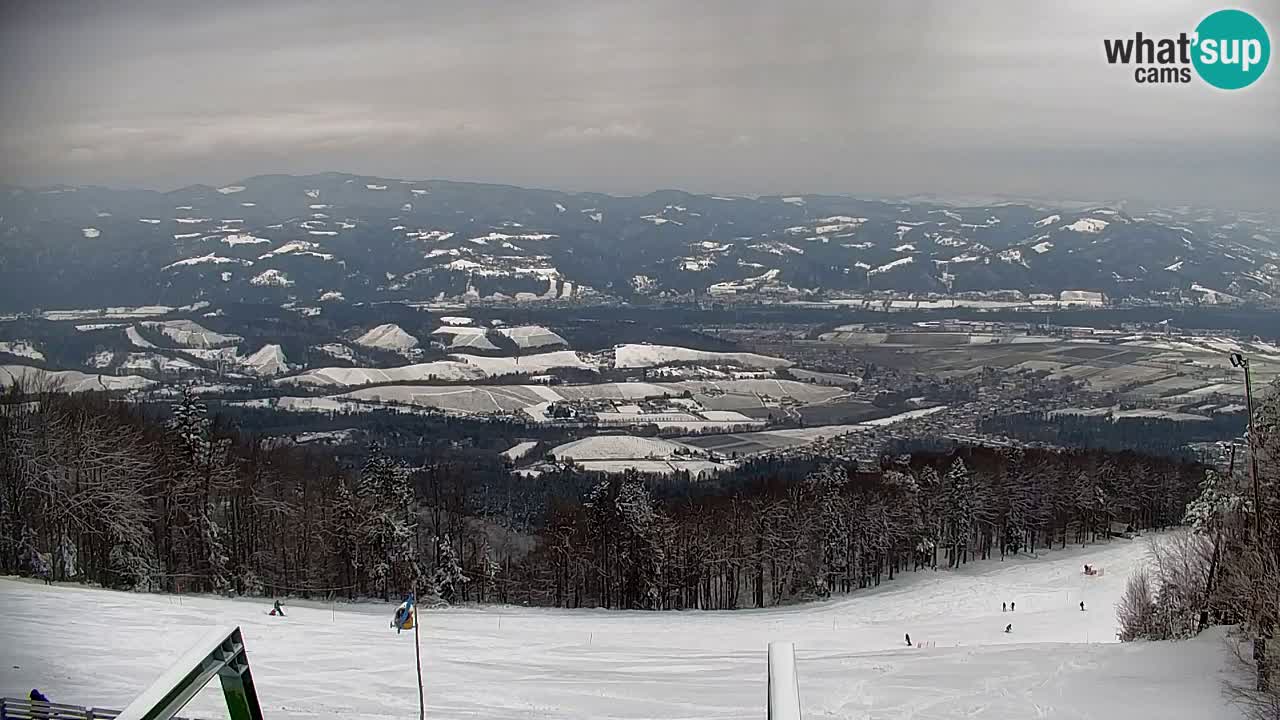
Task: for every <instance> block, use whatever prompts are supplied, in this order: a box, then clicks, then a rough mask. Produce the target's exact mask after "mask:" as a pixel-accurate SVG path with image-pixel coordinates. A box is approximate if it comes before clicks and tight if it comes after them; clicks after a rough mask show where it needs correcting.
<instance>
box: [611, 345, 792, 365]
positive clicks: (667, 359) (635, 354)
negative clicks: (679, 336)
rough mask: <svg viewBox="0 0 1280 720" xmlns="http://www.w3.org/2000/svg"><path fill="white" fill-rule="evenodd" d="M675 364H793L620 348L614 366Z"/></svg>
mask: <svg viewBox="0 0 1280 720" xmlns="http://www.w3.org/2000/svg"><path fill="white" fill-rule="evenodd" d="M676 362H706V363H716V362H720V363H733V364H737V365H744V366H746V367H758V368H778V367H788V366H790V365H791V361H789V360H783V359H782V358H775V357H768V356H765V355H757V354H755V353H743V352H728V353H725V352H708V351H705V350H692V349H690V348H683V347H675V346H672V345H635V344H627V345H619V346H617V348H615V349H614V366H615V367H619V368H645V367H654V366H657V365H666V364H667V363H676Z"/></svg>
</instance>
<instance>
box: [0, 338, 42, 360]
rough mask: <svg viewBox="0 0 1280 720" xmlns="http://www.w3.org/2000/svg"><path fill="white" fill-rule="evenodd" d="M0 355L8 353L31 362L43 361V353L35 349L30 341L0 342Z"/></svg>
mask: <svg viewBox="0 0 1280 720" xmlns="http://www.w3.org/2000/svg"><path fill="white" fill-rule="evenodd" d="M0 353H9V354H10V355H17V356H18V357H24V358H30V359H32V360H41V361H43V360H44V353H42V352H40V351H39V350H37V349H36V346H35V344H34V343H32V342H31V341H30V340H7V341H4V342H0Z"/></svg>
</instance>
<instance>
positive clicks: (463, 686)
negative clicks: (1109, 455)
mask: <svg viewBox="0 0 1280 720" xmlns="http://www.w3.org/2000/svg"><path fill="white" fill-rule="evenodd" d="M1145 553H1146V543H1145V541H1143V540H1137V541H1115V542H1114V543H1112V544H1109V545H1103V546H1097V547H1091V548H1086V549H1079V548H1068V549H1067V550H1065V551H1064V550H1057V551H1052V552H1049V553H1045V554H1043V555H1042V557H1041V558H1040V559H1038V560H1035V559H1025V558H1020V559H1017V560H1009V561H1006V562H1000V561H999V560H995V561H991V562H983V563H977V564H973V565H970V566H969V567H967V568H965V569H963V570H961V571H958V572H936V573H935V572H932V571H925V572H920V573H907V574H906V575H905V576H902V577H901V578H899V579H895V580H894V581H893V582H892V583H885V584H884V585H882V586H881V588H879V589H876V590H869V591H863V592H861V593H859V594H857V595H855V596H853V597H851V598H849V599H842V600H837V601H832V602H827V603H818V604H810V605H804V606H796V607H788V608H779V609H768V610H751V611H739V612H678V613H676V612H671V613H654V612H618V611H603V610H581V611H565V610H540V609H530V608H511V607H507V608H501V609H498V608H485V609H470V608H463V609H452V610H446V611H437V612H431V613H425V612H424V613H423V626H422V642H423V663H424V668H423V669H424V675H425V680H426V696H427V702H428V708H427V717H429V718H495V719H508V718H512V719H514V718H655V719H659V718H670V719H671V720H692V719H694V718H698V719H703V718H706V719H719V718H761V717H764V699H765V668H766V664H765V663H766V644H767V643H768V641H770V640H788V641H794V642H795V643H796V648H797V649H796V656H797V662H798V667H799V675H800V695H801V702H802V704H803V707H804V712H805V718H806V719H807V720H813V719H816V718H856V719H858V720H862V719H864V718H866V719H878V720H890V719H893V720H898V719H905V718H930V719H944V718H967V717H978V718H987V719H992V720H1006V719H1007V720H1015V719H1016V720H1023V719H1025V718H1063V719H1072V720H1078V719H1083V718H1096V719H1103V720H1105V719H1106V718H1121V717H1122V718H1124V719H1125V720H1146V719H1148V718H1149V719H1151V720H1156V719H1157V718H1158V719H1160V720H1170V719H1177V718H1186V719H1188V720H1191V719H1194V720H1217V719H1223V720H1226V719H1232V720H1235V719H1237V718H1240V717H1241V716H1240V714H1239V713H1238V712H1237V711H1236V710H1234V709H1233V708H1231V707H1230V706H1228V705H1227V704H1226V703H1225V701H1224V700H1223V699H1222V698H1221V693H1220V689H1219V687H1220V680H1221V677H1222V675H1221V673H1222V672H1223V668H1224V667H1226V660H1225V654H1224V643H1223V639H1222V637H1223V636H1222V634H1221V633H1220V632H1215V633H1210V634H1208V635H1207V636H1203V637H1201V638H1198V639H1196V640H1192V641H1188V642H1182V643H1150V644H1148V643H1136V644H1125V645H1120V644H1118V643H1117V642H1116V639H1115V614H1114V611H1113V605H1114V603H1115V600H1116V598H1117V597H1118V596H1119V594H1120V592H1121V590H1122V588H1123V585H1124V580H1125V577H1126V575H1127V571H1128V569H1129V568H1131V567H1132V566H1133V565H1134V564H1135V563H1137V562H1141V561H1142V558H1143V557H1144V556H1145ZM1086 562H1088V563H1092V564H1094V565H1096V566H1098V567H1101V568H1103V569H1104V570H1105V575H1103V576H1101V577H1086V576H1084V575H1083V574H1082V573H1081V566H1082V565H1083V564H1084V563H1086ZM1081 600H1083V601H1084V602H1085V603H1086V607H1087V608H1088V609H1087V611H1086V612H1081V611H1080V609H1079V606H1078V603H1079V602H1080V601H1081ZM1002 601H1014V602H1016V603H1017V612H1016V613H1002V612H1001V610H1000V603H1001V602H1002ZM269 605H270V603H269V601H264V600H257V601H245V600H223V599H213V598H196V597H183V598H181V599H179V598H177V597H170V596H163V595H135V594H127V593H117V592H107V591H102V590H94V589H87V588H79V587H52V588H48V587H44V586H42V585H39V584H37V583H31V582H26V581H17V580H12V579H7V580H0V656H3V663H0V694H4V695H11V696H12V695H22V696H25V695H26V693H27V692H28V691H29V690H30V689H31V688H32V687H39V688H40V689H41V690H42V691H44V692H45V693H46V694H47V695H49V696H50V698H52V699H54V700H55V701H61V702H71V703H83V704H97V705H100V706H105V707H112V706H114V707H123V706H124V705H125V704H126V703H127V702H128V701H129V700H130V699H131V698H132V697H133V696H134V695H135V694H137V693H138V692H139V691H140V690H141V689H142V688H143V687H144V686H145V685H146V684H147V683H149V682H150V681H151V680H152V679H153V678H154V677H155V676H157V675H158V674H159V673H160V672H161V671H162V670H163V669H164V668H165V667H166V663H168V662H171V661H172V660H173V659H175V658H177V657H178V656H179V655H180V654H181V653H182V652H183V651H184V650H186V649H187V646H188V645H189V644H190V643H191V642H193V641H194V640H195V639H196V638H197V637H199V636H200V634H201V632H202V631H204V630H205V629H206V628H208V627H210V626H213V625H217V624H231V623H235V624H239V625H240V626H241V627H242V628H243V630H244V636H245V641H246V643H247V646H248V651H249V657H250V661H251V662H252V666H253V670H254V675H255V678H256V681H257V686H258V693H259V695H260V697H261V699H262V702H263V705H264V711H265V712H266V715H267V717H268V718H272V719H273V720H275V719H279V718H312V717H343V718H366V719H368V720H374V719H380V718H392V717H397V718H405V717H413V716H415V715H416V712H417V690H416V686H415V684H414V677H413V672H414V654H413V639H412V634H404V635H400V636H397V635H396V633H395V632H394V631H393V630H391V629H389V628H388V624H389V622H390V612H391V606H388V605H380V604H378V605H357V606H350V607H339V608H337V609H332V608H331V607H329V606H326V605H324V604H322V603H312V604H307V603H303V602H301V601H300V602H298V603H294V604H290V603H288V602H287V601H286V608H287V609H288V611H289V614H288V617H286V618H273V617H269V616H267V615H266V610H267V608H268V607H269ZM1008 622H1012V623H1013V632H1012V633H1009V634H1006V633H1004V632H1003V628H1004V626H1005V624H1006V623H1008ZM908 632H909V633H910V634H911V638H912V640H913V641H915V642H918V643H935V644H936V645H934V646H932V647H927V648H915V647H911V648H909V647H907V646H906V643H905V641H904V639H903V634H904V633H908ZM215 686H216V683H215ZM219 702H220V698H219V696H218V693H217V692H216V690H214V689H206V690H205V691H204V692H202V693H201V694H200V695H199V696H198V697H197V698H196V699H195V700H194V701H193V703H192V704H191V705H190V706H188V712H187V713H186V714H188V715H197V716H201V717H206V718H214V717H225V710H222V709H220V707H219Z"/></svg>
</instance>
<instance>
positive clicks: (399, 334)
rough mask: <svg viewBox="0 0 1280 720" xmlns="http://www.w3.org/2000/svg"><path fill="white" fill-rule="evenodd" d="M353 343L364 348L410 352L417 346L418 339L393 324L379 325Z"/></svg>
mask: <svg viewBox="0 0 1280 720" xmlns="http://www.w3.org/2000/svg"><path fill="white" fill-rule="evenodd" d="M354 342H355V343H356V344H357V345H363V346H365V347H370V348H378V349H379V350H394V351H396V352H401V351H404V350H411V349H413V348H415V347H417V346H418V338H416V337H414V336H412V335H410V334H409V333H407V332H405V331H404V330H402V329H401V328H400V326H399V325H396V324H394V323H387V324H385V325H379V326H378V327H376V328H374V329H372V330H370V331H369V332H367V333H365V334H363V335H361V336H360V337H358V338H356V339H355V341H354Z"/></svg>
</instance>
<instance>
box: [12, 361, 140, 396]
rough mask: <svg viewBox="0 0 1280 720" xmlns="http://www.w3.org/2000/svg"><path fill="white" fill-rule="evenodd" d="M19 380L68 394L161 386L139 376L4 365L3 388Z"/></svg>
mask: <svg viewBox="0 0 1280 720" xmlns="http://www.w3.org/2000/svg"><path fill="white" fill-rule="evenodd" d="M19 380H21V381H23V382H27V383H35V384H37V385H38V386H39V385H45V384H49V383H52V384H53V386H55V387H57V388H60V389H61V390H63V391H64V392H85V391H89V390H145V389H147V388H150V387H154V386H155V385H156V384H157V383H156V382H155V381H154V380H148V379H146V378H144V377H140V376H138V375H89V374H86V373H82V372H80V371H79V370H45V369H43V368H37V367H28V366H26V365H0V387H4V386H6V385H12V384H14V383H16V382H18V381H19Z"/></svg>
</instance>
